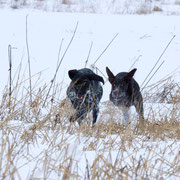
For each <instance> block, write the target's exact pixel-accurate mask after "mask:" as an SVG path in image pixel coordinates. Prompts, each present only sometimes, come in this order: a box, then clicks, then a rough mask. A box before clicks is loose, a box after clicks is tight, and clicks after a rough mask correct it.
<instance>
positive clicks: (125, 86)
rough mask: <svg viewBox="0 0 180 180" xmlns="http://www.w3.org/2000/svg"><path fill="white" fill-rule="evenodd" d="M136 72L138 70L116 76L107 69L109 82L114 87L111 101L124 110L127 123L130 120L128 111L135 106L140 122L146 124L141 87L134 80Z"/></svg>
mask: <svg viewBox="0 0 180 180" xmlns="http://www.w3.org/2000/svg"><path fill="white" fill-rule="evenodd" d="M136 70H137V69H133V70H132V71H130V72H121V73H118V74H117V75H116V76H114V74H113V73H112V72H111V71H110V69H109V68H108V67H106V72H107V75H108V80H109V82H110V83H111V85H112V89H111V93H110V95H109V96H110V101H112V102H113V104H114V105H115V106H119V107H121V108H122V110H123V114H124V120H125V122H126V123H127V121H128V120H129V114H128V110H129V108H130V106H135V108H136V111H137V113H138V114H139V119H140V122H141V123H143V122H144V112H143V98H142V95H141V92H140V88H139V85H138V83H137V82H136V81H135V80H134V78H133V76H134V73H135V72H136Z"/></svg>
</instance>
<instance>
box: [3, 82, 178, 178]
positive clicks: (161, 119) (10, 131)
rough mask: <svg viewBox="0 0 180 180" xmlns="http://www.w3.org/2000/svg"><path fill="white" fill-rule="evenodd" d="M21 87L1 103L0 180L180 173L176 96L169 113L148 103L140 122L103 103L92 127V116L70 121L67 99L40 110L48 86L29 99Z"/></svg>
mask: <svg viewBox="0 0 180 180" xmlns="http://www.w3.org/2000/svg"><path fill="white" fill-rule="evenodd" d="M17 84H21V83H17ZM20 86H21V85H20ZM166 86H167V84H166ZM164 88H165V86H164ZM19 89H20V88H19V87H18V85H17V86H16V87H15V89H14V90H13V93H12V96H11V99H9V98H10V97H9V96H8V94H4V96H3V98H2V101H1V105H0V118H1V121H0V138H1V140H0V169H1V171H0V179H14V178H15V179H24V176H23V172H26V175H28V179H38V178H39V179H57V178H60V179H167V178H172V179H173V178H178V177H180V173H179V172H180V169H179V167H180V151H179V146H180V144H179V142H180V129H179V127H180V116H179V112H180V109H179V103H180V101H179V99H178V100H177V99H176V100H175V101H173V102H171V105H170V106H171V107H169V106H168V108H169V109H168V108H167V114H161V113H160V112H161V110H162V109H161V108H162V106H160V107H159V109H158V108H156V109H155V110H154V109H153V107H151V106H150V107H149V110H146V117H147V119H146V122H145V124H144V125H140V124H138V123H134V124H132V125H129V126H128V127H124V125H123V124H122V123H121V119H122V118H121V112H120V111H119V110H118V108H115V107H114V106H112V105H111V104H110V103H103V104H102V108H101V113H100V116H99V121H98V122H97V124H96V126H95V127H94V128H93V129H92V128H91V120H90V119H91V117H87V119H86V121H84V123H83V124H82V126H81V127H79V126H78V125H77V124H76V123H72V124H70V123H69V121H68V119H69V117H70V115H71V113H72V108H71V105H70V103H69V101H68V100H67V99H64V100H62V101H58V99H55V98H54V103H47V105H46V108H42V105H43V103H44V99H45V97H46V93H47V87H46V86H43V87H41V88H40V89H38V90H36V91H35V90H33V92H32V94H33V101H32V103H30V102H29V101H27V99H28V96H29V93H24V94H23V95H22V96H20V95H17V92H18V90H19ZM57 89H58V88H57ZM6 92H7V91H6ZM54 92H56V93H57V94H58V92H59V91H58V90H56V91H54ZM177 92H178V93H179V91H176V93H177ZM175 95H176V96H177V97H179V94H175ZM17 97H18V98H17ZM54 97H56V94H55V95H54ZM49 99H50V97H49ZM56 102H57V103H56ZM165 109H166V108H165ZM133 116H134V117H132V119H133V121H137V117H136V114H135V115H133Z"/></svg>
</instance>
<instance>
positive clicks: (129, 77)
mask: <svg viewBox="0 0 180 180" xmlns="http://www.w3.org/2000/svg"><path fill="white" fill-rule="evenodd" d="M136 71H137V69H136V68H135V69H133V70H131V71H130V72H128V74H127V76H126V77H125V78H126V79H127V80H130V79H132V77H133V76H134V74H135V72H136Z"/></svg>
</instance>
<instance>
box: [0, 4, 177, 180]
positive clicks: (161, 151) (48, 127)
mask: <svg viewBox="0 0 180 180" xmlns="http://www.w3.org/2000/svg"><path fill="white" fill-rule="evenodd" d="M26 18H27V26H26ZM0 23H1V28H0V72H1V74H2V76H1V78H0V84H1V86H0V100H1V104H0V139H1V140H0V169H1V170H0V179H34V180H35V179H172V180H174V179H179V178H180V128H179V127H180V105H179V104H180V88H179V87H180V86H179V80H180V23H179V16H176V15H171V16H165V15H163V13H162V14H150V15H141V16H139V15H127V14H126V15H117V14H116V15H110V14H108V15H107V14H106V15H105V14H81V13H58V12H40V11H37V10H36V11H29V10H27V9H26V10H17V9H16V10H10V9H8V8H7V9H6V10H3V9H1V10H0ZM77 23H78V26H77V30H76V33H75V36H74V39H73V41H72V43H71V44H70V47H69V48H68V50H67V53H66V54H65V56H64V58H63V60H62V63H61V66H60V68H59V70H58V73H57V77H56V80H55V82H54V84H53V87H52V89H51V91H50V94H49V96H48V98H47V101H46V106H45V107H42V106H43V103H44V101H45V98H46V95H47V92H48V89H49V87H50V85H51V80H52V79H53V76H54V74H55V71H56V68H57V64H58V62H59V60H61V58H62V57H63V54H64V52H65V51H66V48H67V46H68V44H69V42H70V40H71V38H72V36H73V33H74V31H75V27H76V25H77ZM26 27H27V31H26ZM26 32H27V36H26ZM114 37H115V39H114V41H113V42H112V43H111V44H110V46H109V47H108V48H107V49H106V47H107V46H108V44H109V43H110V42H111V40H112V39H113V38H114ZM173 37H174V38H173ZM26 38H27V40H28V46H29V47H28V50H29V55H30V62H31V76H32V79H31V80H32V92H31V93H32V102H30V98H29V96H30V93H29V91H30V87H29V71H28V52H27V42H26ZM172 38H173V39H172ZM171 40H172V41H171ZM170 41H171V43H170ZM168 43H170V44H169V46H168ZM9 45H11V47H12V48H11V59H12V77H13V79H12V90H13V92H12V95H11V99H10V98H9V94H8V90H9V89H8V88H9V71H8V70H9V62H8V60H9V56H8V46H9ZM91 45H92V48H91V51H90V47H91ZM166 47H167V49H166ZM59 49H60V51H59ZM105 49H106V51H105V52H104V53H103V54H102V52H103V51H104V50H105ZM163 51H165V52H164V54H163V55H162V53H163ZM59 52H60V53H59ZM89 52H90V55H89V56H88V54H89ZM101 54H102V56H101V57H100V58H99V59H98V57H99V56H100V55H101ZM161 55H162V57H161V58H160V60H159V61H158V64H157V66H156V67H155V69H154V70H153V72H152V73H151V75H153V73H155V72H156V70H157V69H158V67H160V68H159V70H158V71H157V72H156V73H155V75H154V76H153V77H152V79H151V80H150V82H149V83H148V84H147V85H146V88H145V89H144V90H143V97H144V106H145V118H146V123H145V125H144V126H141V125H139V124H138V123H137V121H138V117H137V114H136V112H135V110H134V109H133V108H132V110H131V122H132V123H131V124H130V125H129V126H128V127H126V128H125V127H124V126H123V124H122V122H121V121H122V116H121V111H120V110H119V109H118V108H117V107H114V106H113V105H112V104H111V103H110V102H109V93H110V90H111V87H110V84H109V82H108V81H107V75H106V72H105V67H106V66H108V67H109V68H110V69H111V70H112V71H113V72H114V74H117V73H118V72H121V71H129V70H130V69H132V68H135V67H136V68H137V72H136V74H135V79H136V80H137V81H138V83H139V85H140V86H141V85H142V83H143V81H144V80H145V78H146V76H147V75H148V73H149V72H150V71H151V69H152V67H153V66H154V65H155V64H156V62H157V60H158V58H159V57H160V56H161ZM87 59H88V63H87V67H88V68H93V70H94V71H95V72H97V73H98V74H99V75H101V76H103V77H104V79H105V85H104V86H103V89H104V94H103V98H102V100H101V105H100V114H99V117H98V122H97V124H96V126H95V127H94V128H93V129H92V128H91V124H90V123H89V122H90V121H91V116H90V117H87V120H86V121H87V122H86V121H85V123H84V124H82V126H81V127H78V125H77V124H76V123H74V124H70V123H69V121H68V118H69V116H70V113H71V107H70V105H69V103H68V102H67V100H66V99H65V98H66V89H67V86H68V84H69V83H70V80H69V78H68V70H70V69H75V68H76V69H80V68H83V67H84V66H85V62H86V60H87ZM97 59H98V61H97V62H96V60H97ZM95 62H96V63H95ZM161 64H162V66H160V65H161ZM150 77H151V76H150ZM150 77H149V78H150ZM149 78H148V79H149ZM147 81H148V80H147ZM147 81H146V82H147ZM145 84H146V83H145ZM141 87H144V85H142V86H141ZM167 89H168V93H167V92H166V91H167ZM169 89H170V90H171V91H169ZM163 95H165V97H164V96H163ZM52 98H53V99H52ZM57 114H59V116H60V122H59V123H57V124H56V123H55V120H56V118H57Z"/></svg>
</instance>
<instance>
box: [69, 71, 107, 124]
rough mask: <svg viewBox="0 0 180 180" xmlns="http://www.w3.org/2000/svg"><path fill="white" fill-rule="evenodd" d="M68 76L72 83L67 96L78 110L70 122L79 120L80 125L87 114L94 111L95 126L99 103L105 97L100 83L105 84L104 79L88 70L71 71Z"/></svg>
mask: <svg viewBox="0 0 180 180" xmlns="http://www.w3.org/2000/svg"><path fill="white" fill-rule="evenodd" d="M68 74H69V77H70V79H71V80H72V81H71V83H70V85H69V87H68V89H67V96H68V98H69V99H70V100H71V103H72V105H73V107H74V109H75V110H76V113H75V114H74V115H73V116H71V118H70V122H71V121H75V120H77V121H78V123H79V125H80V124H81V122H82V120H83V119H84V118H85V117H86V115H87V113H88V112H90V111H91V110H92V111H93V125H94V123H95V122H96V120H97V116H98V113H99V102H100V100H101V98H102V95H103V89H102V86H101V84H100V82H102V83H103V84H104V80H103V78H102V77H101V76H98V75H97V74H95V73H94V72H93V71H91V70H90V69H87V68H83V69H80V70H76V69H74V70H70V71H69V72H68Z"/></svg>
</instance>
